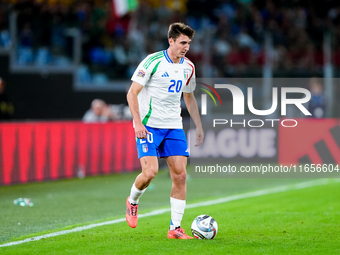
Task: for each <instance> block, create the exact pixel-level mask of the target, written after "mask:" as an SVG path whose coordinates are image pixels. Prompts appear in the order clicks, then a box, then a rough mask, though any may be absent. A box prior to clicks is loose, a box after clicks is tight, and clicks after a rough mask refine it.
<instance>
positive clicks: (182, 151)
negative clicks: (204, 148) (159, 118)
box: [136, 126, 189, 158]
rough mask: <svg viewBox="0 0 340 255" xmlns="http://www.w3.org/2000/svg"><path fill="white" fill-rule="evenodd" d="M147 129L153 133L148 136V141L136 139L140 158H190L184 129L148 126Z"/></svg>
mask: <svg viewBox="0 0 340 255" xmlns="http://www.w3.org/2000/svg"><path fill="white" fill-rule="evenodd" d="M146 129H147V130H148V131H149V132H150V133H151V134H148V135H147V139H136V141H137V151H138V158H142V157H145V156H156V157H160V158H165V157H168V156H186V157H189V149H188V144H187V139H186V137H185V133H184V131H183V129H161V128H152V127H148V126H146Z"/></svg>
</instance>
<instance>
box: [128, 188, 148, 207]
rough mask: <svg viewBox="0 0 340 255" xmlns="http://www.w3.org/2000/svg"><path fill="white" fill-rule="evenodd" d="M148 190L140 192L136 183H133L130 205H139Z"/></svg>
mask: <svg viewBox="0 0 340 255" xmlns="http://www.w3.org/2000/svg"><path fill="white" fill-rule="evenodd" d="M146 189H147V188H145V189H143V190H139V189H137V187H136V185H135V183H133V185H132V188H131V192H130V198H129V202H130V204H138V203H139V198H140V197H141V196H142V195H143V194H144V192H145V191H146Z"/></svg>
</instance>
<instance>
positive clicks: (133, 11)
mask: <svg viewBox="0 0 340 255" xmlns="http://www.w3.org/2000/svg"><path fill="white" fill-rule="evenodd" d="M113 3H114V4H115V6H114V7H113V5H112V4H113ZM339 15H340V8H339V4H338V3H337V1H335V0H324V1H304V0H288V1H283V0H279V1H270V0H267V1H266V0H254V1H252V0H239V1H236V0H210V1H206V0H195V1H193V0H177V1H176V0H173V1H171V0H166V1H155V0H144V1H134V0H106V1H105V0H93V1H91V0H75V1H72V0H60V1H58V0H46V1H44V0H2V1H0V77H2V78H3V79H4V80H5V81H6V82H7V85H8V89H7V92H6V96H7V97H8V98H9V99H10V100H11V102H12V103H13V105H14V114H13V115H11V118H10V119H1V120H0V121H1V122H0V212H1V214H0V253H1V254H33V253H38V254H65V253H69V254H118V253H119V254H131V253H138V254H169V251H172V250H173V249H174V243H173V242H171V240H168V239H167V238H166V233H167V228H168V224H169V214H170V213H169V201H168V196H169V191H170V189H171V179H170V177H169V174H168V171H167V170H166V167H164V168H163V167H161V171H159V173H158V175H157V177H156V178H155V179H154V181H153V182H152V184H151V185H150V187H149V188H148V189H147V191H146V192H145V194H144V195H143V198H142V201H141V204H140V207H139V213H140V215H143V216H146V217H143V218H140V220H139V223H138V224H139V226H138V228H137V229H131V228H129V227H128V226H127V224H126V223H125V222H124V214H125V200H126V196H127V194H128V193H129V190H130V188H131V184H132V181H133V180H134V178H135V177H136V176H137V175H138V173H139V170H140V166H139V162H138V160H137V158H136V150H135V143H134V134H133V129H132V123H131V120H128V119H123V120H116V121H110V122H107V123H104V124H101V123H93V124H87V123H83V122H82V120H81V119H82V117H83V115H84V113H85V112H86V111H87V110H88V109H89V107H90V104H91V101H92V100H93V99H95V98H101V99H104V100H105V101H106V102H107V103H109V104H113V105H117V106H122V105H126V89H127V88H128V86H129V85H130V81H129V79H130V76H131V73H132V71H133V70H134V69H135V67H136V65H137V64H138V63H139V61H140V60H141V59H142V58H143V57H145V55H146V54H148V53H149V52H152V51H157V50H163V49H165V48H166V47H167V41H166V31H167V27H168V24H169V23H170V22H173V21H184V22H186V23H188V24H190V25H191V26H192V27H193V28H195V29H196V31H197V34H196V36H195V38H194V40H193V43H192V45H191V50H190V52H189V55H188V57H189V58H190V59H192V60H193V61H194V63H195V64H196V67H197V76H198V77H200V78H214V79H219V78H223V79H230V80H232V79H238V78H246V79H247V77H248V80H250V81H261V79H262V78H265V79H264V80H265V81H267V82H266V83H261V82H260V83H257V85H256V87H254V91H256V93H255V94H254V106H255V107H257V108H258V109H268V107H267V105H266V104H267V103H268V102H267V101H268V100H269V99H270V96H269V97H268V91H270V87H271V86H273V85H275V86H276V84H277V83H276V82H277V81H280V82H282V81H283V82H284V81H285V80H281V78H284V79H287V78H289V79H291V80H292V81H294V84H296V86H298V87H304V88H308V82H309V81H310V78H311V77H319V78H324V79H323V80H322V83H323V84H324V92H325V95H326V97H327V101H328V102H327V107H326V109H325V110H326V115H325V116H326V117H327V118H322V119H315V118H303V119H302V118H301V116H300V115H298V114H296V112H289V116H288V117H293V118H295V119H297V118H298V117H299V119H298V121H299V126H298V127H296V128H294V129H282V128H281V127H275V128H267V127H266V128H265V129H263V130H258V129H253V130H249V129H242V128H238V129H236V130H235V134H237V135H238V137H235V138H234V140H233V143H231V144H234V145H235V146H236V147H237V148H238V149H239V153H238V154H237V155H236V156H234V157H231V158H226V159H223V160H224V161H227V162H231V163H232V164H235V165H238V163H241V164H243V165H248V166H253V165H256V164H260V163H263V164H268V163H270V164H277V163H280V162H283V163H290V162H293V163H309V162H312V163H338V164H339V163H340V162H338V161H339V160H340V149H339V148H340V134H339V132H340V131H339V129H340V128H339V112H340V111H339V104H338V103H337V102H336V99H337V98H338V97H339V93H340V92H339V85H338V81H337V79H336V78H337V77H338V76H339V66H340V51H339V50H340V47H339V31H340V29H339V24H340V23H339V21H340V19H339V17H340V16H339ZM254 78H256V79H254ZM278 79H279V80H278ZM254 86H255V85H254ZM280 86H281V85H280ZM289 86H291V84H290V85H289ZM196 92H197V98H198V100H199V98H200V96H199V92H200V90H199V89H197V90H196V91H195V93H196ZM0 99H1V95H0ZM208 99H209V98H208ZM208 103H212V102H208ZM223 104H224V106H226V108H224V109H223V110H226V111H228V112H229V111H230V109H231V106H232V104H231V102H223ZM208 106H209V105H208ZM261 107H262V108H261ZM3 108H4V107H3V106H2V104H1V103H0V109H1V110H3ZM216 109H217V107H212V109H210V108H208V111H210V110H211V111H212V112H209V114H210V113H214V110H216ZM217 114H221V112H218V113H217ZM223 114H225V113H224V112H223ZM228 114H229V113H228ZM228 114H226V115H224V116H225V117H226V118H229V117H230V118H231V115H228ZM248 114H249V113H248V112H247V116H246V118H248V117H250V118H253V116H250V115H248ZM184 117H185V127H186V131H188V129H189V128H188V127H189V125H188V122H189V121H188V118H187V117H188V115H187V114H185V111H184ZM257 118H258V117H257ZM260 131H261V132H260ZM273 134H274V135H273ZM261 135H265V136H266V137H271V138H272V139H273V140H272V141H271V142H272V143H273V144H274V149H275V153H273V155H272V157H269V158H268V157H267V158H263V157H262V158H261V157H260V153H259V151H257V150H255V151H253V154H254V155H253V156H252V157H250V158H246V157H245V154H247V153H248V156H249V148H248V147H246V146H245V147H244V148H242V146H244V141H245V140H247V139H249V141H253V139H254V138H257V137H261ZM241 137H242V139H243V140H242V141H243V145H242V143H241V142H240V141H241V139H240V138H241ZM211 138H212V136H211V135H209V137H208V136H206V141H209V139H211ZM245 138H246V139H245ZM254 140H256V139H254ZM235 142H236V143H235ZM209 146H210V147H209ZM209 146H206V145H205V144H204V147H202V148H204V150H206V151H207V152H208V153H211V151H215V152H216V149H215V150H211V151H209V148H211V144H210V145H209ZM213 149H214V148H213ZM242 149H244V151H247V153H244V151H243V152H242ZM254 162H255V163H254ZM163 170H164V171H163ZM188 171H190V169H189V167H188ZM191 177H192V175H190V177H189V178H188V180H187V186H188V194H187V205H188V206H187V208H186V212H185V215H184V218H183V222H182V223H183V227H184V228H185V230H186V231H187V232H189V231H190V224H191V222H192V220H193V219H194V218H195V217H196V216H197V215H199V214H209V215H211V216H213V217H214V218H215V219H216V220H217V222H218V224H219V233H218V235H217V237H216V238H215V239H214V240H213V241H208V242H204V240H203V242H200V241H198V240H193V242H177V243H176V245H175V246H176V249H178V251H179V252H181V253H183V254H202V253H206V252H207V251H209V253H211V254H226V253H229V254H287V253H289V254H299V255H300V254H339V252H340V251H339V245H338V244H339V242H340V240H339V237H340V233H339V212H340V207H339V202H338V201H339V199H340V197H339V192H338V190H339V181H338V180H339V179H338V178H333V179H326V178H322V179H315V178H313V179H310V178H309V179H307V178H304V179H301V178H278V176H275V177H276V178H210V179H208V178H191ZM306 177H307V176H306ZM27 182H28V183H27ZM19 197H26V198H30V199H31V200H32V201H33V203H34V206H32V207H29V206H25V207H21V206H19V205H15V204H13V200H15V199H17V198H19ZM216 199H217V201H220V202H221V200H224V201H229V202H227V203H222V204H210V205H208V206H198V207H196V206H197V205H199V204H202V202H203V204H209V203H210V202H213V201H216ZM163 210H164V211H167V213H164V214H162V215H157V214H158V213H159V212H160V211H163ZM147 215H149V217H148V216H147ZM113 221H114V222H116V223H115V224H111V223H112V222H113ZM110 222H111V223H110ZM93 223H95V224H97V223H99V225H100V224H101V226H97V227H96V228H89V229H87V230H86V227H88V226H91V225H93ZM106 224H109V225H106ZM79 227H80V229H82V227H84V229H82V230H81V232H73V233H69V234H67V235H61V236H54V235H55V234H56V233H60V232H64V231H65V232H67V231H71V232H72V231H73V230H75V229H78V230H79ZM78 230H77V231H78ZM45 234H47V235H45ZM49 234H51V236H52V237H51V236H50V237H48V235H49ZM37 236H40V237H41V238H42V239H41V240H39V241H34V240H36V239H34V238H35V237H37ZM53 236H54V237H53ZM17 240H19V241H22V240H26V241H27V240H28V242H27V243H20V242H19V243H16V242H15V241H17ZM9 245H12V246H10V247H5V246H9Z"/></svg>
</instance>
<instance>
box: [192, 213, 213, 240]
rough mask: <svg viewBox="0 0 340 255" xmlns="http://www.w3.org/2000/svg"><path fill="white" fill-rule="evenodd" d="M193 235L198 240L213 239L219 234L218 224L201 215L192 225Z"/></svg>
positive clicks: (209, 217) (207, 216)
mask: <svg viewBox="0 0 340 255" xmlns="http://www.w3.org/2000/svg"><path fill="white" fill-rule="evenodd" d="M191 233H192V235H193V236H194V237H195V238H197V239H213V238H214V237H215V236H216V234H217V222H216V220H215V219H214V218H213V217H211V216H209V215H205V214H202V215H199V216H197V217H196V218H195V219H194V221H193V222H192V224H191Z"/></svg>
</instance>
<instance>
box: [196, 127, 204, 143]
mask: <svg viewBox="0 0 340 255" xmlns="http://www.w3.org/2000/svg"><path fill="white" fill-rule="evenodd" d="M203 139H204V134H203V129H202V128H196V144H195V147H197V146H200V145H201V144H202V143H203Z"/></svg>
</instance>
